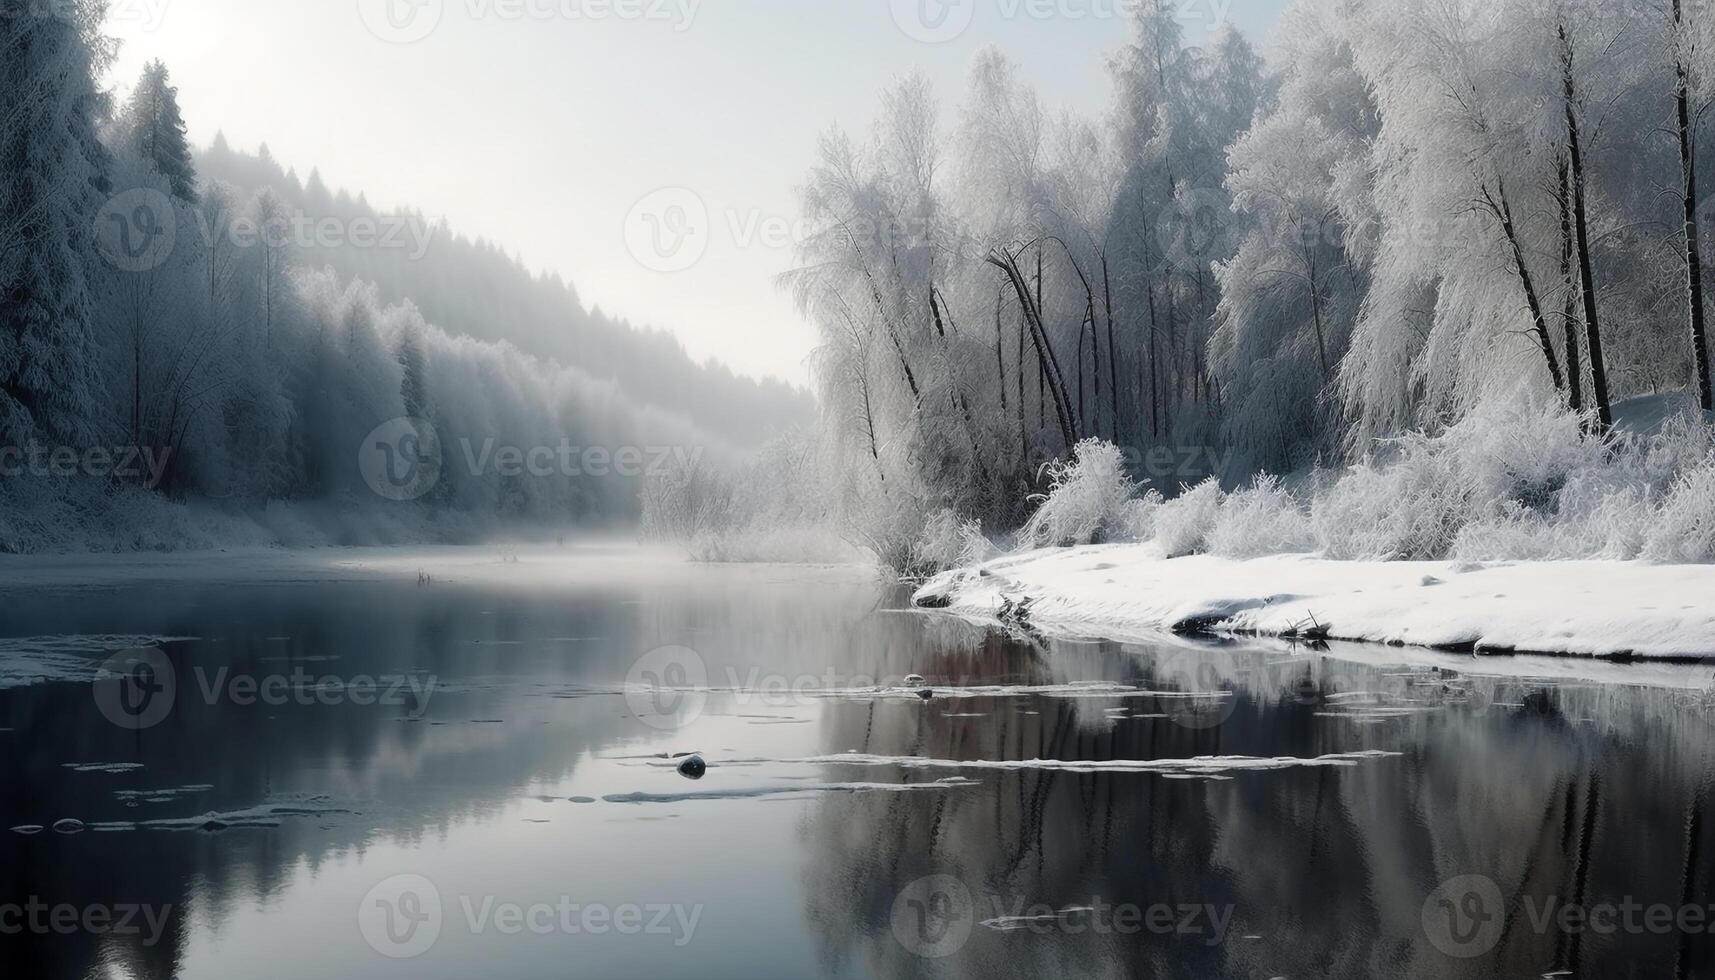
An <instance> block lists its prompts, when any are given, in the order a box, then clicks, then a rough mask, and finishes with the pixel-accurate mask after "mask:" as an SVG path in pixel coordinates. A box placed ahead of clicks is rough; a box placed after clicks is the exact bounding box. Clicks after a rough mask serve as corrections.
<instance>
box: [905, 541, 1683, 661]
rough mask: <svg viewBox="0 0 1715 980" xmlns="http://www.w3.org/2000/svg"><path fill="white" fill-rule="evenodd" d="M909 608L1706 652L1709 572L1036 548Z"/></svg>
mask: <svg viewBox="0 0 1715 980" xmlns="http://www.w3.org/2000/svg"><path fill="white" fill-rule="evenodd" d="M914 601H915V602H916V604H917V605H919V606H926V607H934V608H947V609H950V610H951V611H953V612H955V613H959V614H962V615H966V616H973V617H979V618H1007V617H1011V616H1015V615H1016V610H1018V609H1019V607H1020V604H1026V610H1025V612H1024V614H1023V615H1024V617H1025V618H1026V619H1027V620H1028V622H1029V623H1030V625H1032V626H1033V627H1035V628H1037V629H1041V630H1044V631H1046V632H1049V633H1058V634H1061V635H1083V636H1091V635H1102V636H1109V637H1113V638H1133V637H1137V636H1140V635H1147V634H1149V633H1152V632H1154V633H1159V632H1162V631H1166V632H1210V633H1231V634H1260V635H1266V636H1282V635H1292V634H1293V633H1295V632H1297V633H1304V632H1305V631H1307V630H1313V629H1317V628H1318V627H1319V628H1320V629H1321V630H1325V631H1326V636H1327V638H1330V639H1336V640H1355V641H1364V642H1374V643H1388V644H1394V645H1407V646H1420V647H1433V648H1439V649H1448V650H1459V651H1469V650H1475V651H1477V652H1489V653H1505V652H1529V653H1542V654H1570V655H1594V656H1621V655H1633V656H1638V657H1660V658H1715V566H1709V565H1650V564H1644V563H1639V562H1601V561H1586V562H1487V563H1475V562H1341V561H1330V560H1327V559H1323V558H1317V557H1315V556H1311V555H1280V556H1274V557H1269V558H1260V559H1255V560H1251V561H1237V560H1233V559H1227V558H1215V557H1209V556H1193V557H1188V558H1178V559H1174V560H1171V561H1170V560H1166V559H1165V558H1164V557H1163V553H1162V551H1161V550H1160V549H1159V548H1157V547H1156V546H1154V545H1110V546H1097V547H1089V548H1074V549H1067V550H1051V551H1038V552H1032V553H1029V554H1024V555H1015V556H1011V557H1007V558H1003V559H1000V560H997V561H992V562H989V563H987V564H984V565H980V566H977V567H975V568H971V569H963V570H959V571H954V572H948V573H946V574H943V575H940V576H937V577H936V578H934V579H933V580H931V581H930V582H929V583H928V584H926V585H925V586H924V587H923V588H922V589H921V590H919V591H918V593H917V595H916V597H915V600H914Z"/></svg>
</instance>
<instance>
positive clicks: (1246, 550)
mask: <svg viewBox="0 0 1715 980" xmlns="http://www.w3.org/2000/svg"><path fill="white" fill-rule="evenodd" d="M1208 543H1209V551H1210V553H1212V554H1216V555H1222V556H1225V557H1228V558H1257V557H1260V556H1262V555H1281V554H1292V553H1298V552H1306V551H1313V550H1315V548H1316V534H1315V532H1314V531H1313V530H1312V528H1311V526H1310V515H1309V514H1306V513H1305V512H1304V509H1303V508H1302V507H1300V506H1299V505H1298V502H1297V501H1296V500H1294V499H1292V494H1290V493H1288V492H1287V491H1286V489H1285V487H1284V486H1283V485H1282V484H1281V481H1280V478H1279V477H1277V476H1259V477H1257V479H1256V482H1255V483H1253V484H1252V485H1251V486H1250V487H1249V488H1248V489H1244V490H1240V491H1237V492H1236V493H1231V494H1228V495H1227V496H1226V497H1225V498H1223V499H1222V501H1221V509H1220V511H1219V513H1218V514H1217V515H1216V517H1215V526H1214V528H1213V529H1212V530H1211V531H1210V532H1209V538H1208Z"/></svg>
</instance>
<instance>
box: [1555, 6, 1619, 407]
mask: <svg viewBox="0 0 1715 980" xmlns="http://www.w3.org/2000/svg"><path fill="white" fill-rule="evenodd" d="M1560 46H1561V57H1562V61H1563V67H1564V71H1565V89H1566V93H1565V94H1566V139H1567V146H1568V150H1569V152H1570V153H1571V157H1572V219H1573V224H1574V226H1575V227H1576V230H1577V233H1578V274H1579V276H1580V278H1581V281H1582V282H1583V286H1584V330H1585V333H1586V334H1587V335H1588V337H1589V344H1590V382H1591V387H1592V389H1593V392H1594V394H1595V396H1596V417H1597V419H1598V420H1599V421H1600V422H1601V425H1602V429H1603V431H1607V430H1608V429H1611V428H1613V425H1614V405H1613V402H1612V401H1610V400H1609V398H1608V369H1607V364H1606V361H1605V360H1604V358H1603V357H1602V321H1601V314H1600V313H1599V312H1598V311H1597V309H1596V276H1595V272H1594V270H1593V263H1592V262H1591V259H1590V214H1589V208H1588V206H1587V204H1586V202H1585V199H1584V146H1583V143H1582V141H1581V139H1580V137H1579V135H1578V109H1577V105H1578V90H1577V87H1576V85H1575V84H1574V82H1573V77H1572V41H1571V39H1570V38H1569V37H1567V34H1566V27H1565V25H1562V26H1561V28H1560Z"/></svg>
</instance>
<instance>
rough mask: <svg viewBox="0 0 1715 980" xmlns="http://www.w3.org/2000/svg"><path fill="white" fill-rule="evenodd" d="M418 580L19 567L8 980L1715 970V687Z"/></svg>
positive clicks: (571, 562)
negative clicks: (113, 672)
mask: <svg viewBox="0 0 1715 980" xmlns="http://www.w3.org/2000/svg"><path fill="white" fill-rule="evenodd" d="M371 558H372V559H373V560H367V561H364V562H360V563H357V564H353V563H352V562H350V561H342V560H341V559H338V558H325V559H313V558H311V559H300V560H296V561H295V562H290V563H283V567H282V568H281V569H271V568H270V567H268V566H267V563H263V566H261V567H256V566H251V565H246V566H243V567H242V568H240V567H239V566H237V565H232V566H226V565H224V564H222V563H215V562H210V563H207V564H202V565H191V564H184V563H171V562H169V563H163V564H161V565H159V566H150V565H143V566H139V567H138V568H133V569H130V570H129V571H127V572H125V573H124V574H115V573H114V572H113V571H112V570H111V569H106V570H96V571H90V572H89V573H88V574H87V575H86V574H84V573H82V572H80V571H79V570H78V569H77V568H75V567H72V568H60V569H59V570H58V571H56V572H53V573H52V574H49V573H47V572H44V573H43V574H41V575H39V576H35V575H30V574H20V573H19V572H18V570H17V566H14V567H13V568H12V573H11V577H10V579H8V580H7V581H8V582H9V584H7V585H4V586H0V661H7V660H9V661H10V662H11V663H13V664H14V665H16V664H20V663H23V662H24V661H25V660H26V659H30V660H31V662H32V663H34V662H40V663H41V664H42V665H43V669H42V671H41V672H42V673H43V675H44V676H46V677H47V678H48V679H46V680H42V681H40V682H37V683H30V684H23V683H21V682H20V679H19V677H17V676H12V679H11V680H10V681H8V682H5V683H4V684H0V976H5V977H20V978H25V977H27V978H44V980H51V978H60V977H67V978H81V977H150V978H169V977H172V978H187V980H195V978H211V980H213V978H218V980H235V978H253V977H254V978H275V977H278V978H289V980H298V978H312V977H315V978H319V977H359V976H360V977H411V978H439V977H445V978H460V980H463V978H469V977H478V976H486V977H500V978H513V977H520V978H535V977H543V978H547V977H626V978H648V977H687V978H690V977H696V978H706V977H744V978H762V977H818V976H832V977H897V976H936V977H1019V978H1024V977H1031V978H1035V977H1044V976H1059V975H1098V976H1145V977H1148V976H1155V977H1246V978H1253V977H1254V978H1258V980H1270V978H1276V977H1285V978H1291V980H1309V978H1323V977H1338V978H1346V977H1350V978H1371V977H1542V976H1545V975H1550V974H1556V973H1557V972H1558V971H1571V975H1575V976H1578V977H1676V976H1677V977H1709V976H1715V940H1712V939H1711V936H1710V931H1709V930H1710V929H1711V928H1715V910H1711V909H1709V906H1710V905H1711V904H1712V903H1715V892H1712V885H1715V826H1712V823H1711V820H1710V817H1709V814H1708V807H1709V804H1710V803H1711V800H1712V796H1711V780H1712V773H1715V727H1712V725H1711V718H1712V717H1715V716H1712V714H1711V711H1712V708H1711V698H1710V696H1709V693H1708V688H1709V684H1708V679H1709V678H1708V675H1709V672H1710V668H1700V667H1683V668H1671V669H1669V668H1644V669H1636V670H1628V669H1626V668H1621V667H1608V668H1604V669H1601V670H1597V669H1594V668H1590V669H1583V671H1582V672H1583V674H1584V678H1583V679H1574V678H1571V677H1567V676H1564V675H1565V673H1566V671H1565V670H1557V669H1556V668H1554V667H1553V666H1552V665H1548V664H1539V663H1530V662H1520V661H1496V662H1492V663H1489V664H1480V663H1476V662H1473V661H1470V660H1457V659H1453V658H1439V657H1436V656H1434V655H1430V654H1409V653H1406V652H1404V651H1383V652H1375V651H1365V650H1337V651H1318V650H1307V649H1303V648H1296V649H1295V648H1292V647H1289V646H1286V645H1196V644H1191V643H1182V642H1179V641H1169V640H1165V639H1164V640H1162V641H1161V642H1159V643H1156V644H1150V645H1121V644H1115V643H1080V642H1065V641H1048V640H1044V639H1041V638H1036V637H1031V636H1028V635H1016V634H1014V635H1009V634H1007V633H1003V632H998V631H991V630H989V629H986V628H983V627H980V626H975V625H970V624H965V623H961V622H958V621H954V620H951V619H948V618H944V617H939V616H932V615H926V614H922V613H918V612H914V611H910V610H908V609H906V608H905V606H906V596H905V594H904V593H903V591H902V590H900V589H898V588H897V587H894V586H891V585H888V584H885V583H882V582H878V581H877V580H875V579H874V578H873V577H872V576H870V575H868V574H867V573H865V572H862V571H855V570H829V569H800V568H771V567H765V568H709V567H690V566H682V565H674V564H670V563H664V562H659V561H653V560H650V559H647V558H643V557H641V556H637V555H633V554H630V553H626V552H623V551H599V550H594V549H590V550H584V551H568V552H565V553H562V554H558V555H553V556H550V555H543V554H529V555H525V556H523V557H520V558H517V559H513V558H512V556H499V555H491V554H486V553H484V554H475V553H465V554H453V553H447V552H438V553H433V554H425V555H422V556H402V555H397V554H395V555H391V556H387V557H384V558H376V557H374V556H371ZM318 563H321V565H323V566H325V567H318ZM336 563H337V564H336ZM24 567H26V568H27V567H28V566H24ZM419 569H421V570H422V571H423V573H424V574H426V575H428V576H429V578H430V580H428V581H421V580H420V577H419ZM91 580H93V581H96V582H98V583H105V584H93V585H92V584H89V581H91ZM127 648H136V649H148V648H154V649H157V650H159V651H160V654H159V656H162V657H164V659H165V661H166V663H168V664H170V667H169V668H166V669H165V671H164V673H166V672H170V674H171V677H170V684H171V688H172V693H173V695H174V696H173V699H172V703H171V706H170V710H167V711H165V712H164V714H161V716H160V717H159V718H158V719H155V718H147V719H145V718H143V715H146V714H147V713H148V711H149V709H150V708H152V707H154V706H155V705H157V704H159V703H160V702H158V701H150V703H149V705H147V706H143V707H141V709H140V710H141V712H142V714H133V715H130V716H127V715H125V714H124V713H123V709H122V711H121V715H120V721H121V723H119V724H116V723H115V722H114V721H112V720H110V718H109V716H110V715H112V714H113V710H112V709H113V704H114V702H112V701H104V700H103V699H104V698H109V697H110V696H111V695H112V694H114V693H118V694H121V695H124V694H132V695H138V692H139V691H141V690H142V688H136V689H133V688H131V687H127V685H134V684H135V683H136V682H137V681H154V682H156V683H157V684H158V682H159V681H160V680H161V677H160V676H158V675H153V674H148V673H136V674H130V673H127V674H126V676H127V677H128V678H130V679H129V680H118V679H110V680H106V681H103V682H101V683H99V684H97V683H92V679H93V678H94V677H95V676H96V672H95V665H96V664H98V663H100V662H101V661H102V660H103V658H104V657H106V656H108V655H109V654H111V653H114V652H116V651H119V650H121V649H127ZM138 656H142V655H138ZM139 662H143V661H140V660H135V659H134V660H131V661H125V663H126V664H135V663H139ZM68 664H69V665H70V666H69V667H68ZM126 669H127V671H129V670H130V667H129V666H128V667H127V668H126ZM1497 672H1498V673H1497ZM1549 672H1554V673H1559V674H1561V675H1562V676H1561V677H1560V678H1559V679H1547V678H1543V677H1540V676H1538V677H1533V676H1531V675H1540V674H1544V673H1549ZM18 673H19V670H17V669H14V670H12V671H11V674H12V675H16V674H18ZM26 673H27V671H26ZM1508 674H1510V675H1518V676H1505V675H1508ZM908 675H921V677H922V678H923V681H922V683H921V684H918V683H916V682H915V681H913V682H912V683H911V684H910V685H909V686H907V685H906V684H905V680H904V679H905V678H906V677H907V676H908ZM56 678H57V679H56ZM371 680H373V681H374V682H375V683H376V684H377V685H378V687H377V688H376V689H375V690H374V691H371V690H369V689H368V688H367V687H366V685H367V684H368V683H369V682H370V681H371ZM252 685H254V686H252ZM923 690H926V691H928V692H929V693H928V695H927V696H924V695H923V694H922V693H920V691H923ZM103 692H105V693H103ZM263 692H269V693H267V694H264V693H263ZM158 696H159V694H158V692H157V693H155V694H151V695H150V697H151V698H154V697H158ZM372 700H379V701H380V702H384V703H370V702H371V701H372ZM128 704H129V706H130V708H131V709H133V710H139V708H140V705H142V700H141V699H140V696H139V697H134V698H133V700H132V701H130V702H128ZM104 709H105V710H104ZM126 717H130V718H131V719H132V722H133V723H131V724H125V723H123V722H124V721H125V718H126ZM145 720H146V721H148V722H151V723H150V724H147V725H142V726H141V727H140V726H139V724H138V722H141V721H145ZM688 752H698V753H701V754H702V755H703V757H704V758H705V759H706V761H707V764H708V768H707V772H706V774H704V775H703V777H702V778H701V779H690V778H687V777H686V776H685V775H681V774H680V773H679V772H678V771H677V769H676V760H675V757H676V756H678V755H679V754H681V753H688ZM834 756H844V757H846V758H840V759H830V758H829V757H834ZM1215 757H1220V758H1218V759H1217V758H1215ZM1186 760H1202V761H1186ZM66 819H72V820H76V821H79V822H81V824H82V825H83V828H84V829H83V830H82V832H75V833H66V832H61V831H63V830H66V829H76V828H75V825H62V827H61V831H57V830H55V829H53V827H54V825H55V824H56V822H58V821H62V820H66ZM37 827H40V828H43V829H42V830H41V831H40V832H31V831H32V830H33V829H34V828H37ZM9 828H21V829H20V830H10V829H9ZM32 903H35V904H37V905H42V906H47V907H60V906H64V907H70V908H73V909H75V910H77V914H78V915H79V916H80V917H82V916H84V915H85V914H86V913H87V911H88V910H89V909H92V908H94V909H100V910H107V911H110V912H111V913H112V914H114V915H115V916H119V915H124V914H126V913H127V911H128V910H135V911H134V912H132V914H133V915H135V917H136V919H135V921H136V923H137V928H136V931H133V932H131V933H124V934H114V933H113V932H112V931H110V930H104V929H101V928H91V927H88V925H87V923H86V924H85V925H83V926H72V927H69V928H58V927H55V926H54V925H53V923H52V921H51V919H42V920H41V921H44V922H46V923H47V924H46V925H41V924H38V925H35V926H31V925H29V924H28V923H27V920H26V919H25V918H24V917H25V916H27V915H28V914H29V913H28V912H27V911H25V910H26V909H27V907H28V906H29V905H31V904H32ZM1568 905H1570V906H1573V907H1575V909H1576V910H1577V911H1576V912H1575V913H1573V914H1571V915H1568V914H1567V913H1566V912H1565V907H1566V906H1568ZM1633 906H1635V908H1632V907H1633ZM1604 909H1607V910H1608V911H1607V912H1604V911H1602V910H1604ZM1628 909H1631V911H1629V912H1628V911H1627V910H1628ZM1655 909H1660V910H1662V911H1652V910H1655ZM9 910H10V911H9ZM1693 910H1700V911H1701V912H1702V913H1703V914H1702V915H1699V916H1697V917H1696V923H1695V924H1694V923H1693V922H1692V916H1691V912H1692V911H1693ZM145 913H147V914H148V915H152V916H153V919H146V918H145ZM1580 914H1583V915H1589V916H1593V917H1592V918H1590V919H1589V920H1588V921H1587V922H1586V920H1584V919H1581V918H1579V915H1580ZM1664 914H1665V915H1667V916H1669V917H1670V918H1671V920H1672V921H1669V922H1668V923H1667V928H1665V929H1662V928H1659V926H1660V924H1661V923H1662V921H1664V920H1662V918H1661V916H1662V915H1664ZM42 915H43V916H45V915H47V913H42ZM1651 915H1654V916H1655V918H1653V919H1652V918H1650V916H1651ZM1705 920H1707V923H1706V922H1705ZM21 922H23V923H26V924H25V926H24V927H23V928H12V927H15V926H17V925H18V924H19V923H21ZM149 922H154V923H155V924H156V925H155V926H154V927H151V926H150V925H148V924H147V923H149ZM1604 924H1611V925H1612V926H1613V927H1612V928H1601V926H1603V925H1604ZM97 925H98V926H99V923H97ZM8 929H9V931H6V930H8Z"/></svg>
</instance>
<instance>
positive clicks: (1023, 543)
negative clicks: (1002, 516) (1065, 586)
mask: <svg viewBox="0 0 1715 980" xmlns="http://www.w3.org/2000/svg"><path fill="white" fill-rule="evenodd" d="M1046 472H1047V476H1048V486H1049V492H1048V495H1047V496H1046V497H1044V498H1042V505H1041V506H1040V507H1038V508H1037V510H1036V513H1035V514H1034V515H1032V516H1031V518H1030V521H1029V522H1028V523H1026V524H1025V525H1024V528H1023V530H1021V531H1019V534H1018V537H1019V545H1020V547H1024V548H1051V547H1071V546H1074V545H1086V544H1099V543H1102V542H1108V541H1114V540H1120V539H1123V537H1124V536H1125V535H1126V534H1128V533H1130V532H1132V531H1134V530H1136V529H1137V525H1138V522H1139V519H1140V517H1141V516H1142V515H1141V514H1140V512H1139V511H1138V509H1137V508H1135V507H1133V506H1132V505H1133V504H1134V503H1135V501H1136V497H1137V484H1135V483H1133V482H1132V479H1131V477H1130V476H1129V475H1127V473H1126V468H1125V454H1124V453H1122V452H1121V451H1120V449H1119V447H1117V446H1115V445H1113V444H1112V443H1109V442H1105V441H1103V440H1101V439H1086V440H1084V441H1083V442H1080V443H1078V446H1077V448H1076V449H1074V450H1073V453H1072V458H1071V459H1070V460H1056V461H1055V462H1053V463H1050V464H1048V467H1047V470H1046Z"/></svg>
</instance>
